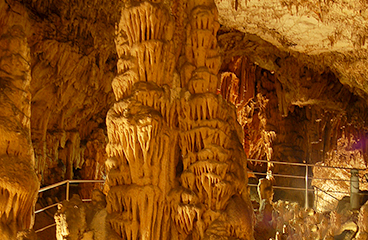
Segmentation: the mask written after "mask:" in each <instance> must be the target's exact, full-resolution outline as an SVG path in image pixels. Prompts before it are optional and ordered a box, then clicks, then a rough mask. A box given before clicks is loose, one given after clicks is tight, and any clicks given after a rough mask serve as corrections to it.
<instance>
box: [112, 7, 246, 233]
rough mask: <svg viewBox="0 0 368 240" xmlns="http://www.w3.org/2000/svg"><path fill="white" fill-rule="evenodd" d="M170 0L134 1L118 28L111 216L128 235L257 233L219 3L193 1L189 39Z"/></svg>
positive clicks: (188, 13) (188, 11)
mask: <svg viewBox="0 0 368 240" xmlns="http://www.w3.org/2000/svg"><path fill="white" fill-rule="evenodd" d="M167 4H168V3H167V2H161V1H142V2H141V1H127V2H126V3H125V6H124V8H123V9H122V14H121V20H120V22H119V24H118V26H117V38H116V48H117V53H118V57H119V60H118V66H117V69H118V75H117V76H116V77H115V79H114V80H113V83H112V87H113V91H114V94H115V97H116V101H117V102H116V103H115V104H114V106H113V107H112V108H111V109H110V111H109V112H108V114H107V118H106V123H107V130H108V138H109V143H108V145H107V148H106V151H107V154H108V157H109V158H108V160H107V161H106V167H107V171H108V176H107V181H106V184H105V187H106V189H105V191H106V193H107V199H106V200H107V211H108V215H109V216H108V221H109V223H110V225H111V227H112V228H113V229H114V231H115V232H117V233H118V235H120V237H122V238H123V239H132V240H136V239H152V240H154V239H162V240H164V239H176V240H179V239H232V238H236V239H253V228H252V217H253V215H252V214H253V212H252V209H251V205H250V201H249V197H248V195H247V177H246V171H245V169H246V156H245V154H244V152H243V148H242V145H241V143H240V139H241V138H242V136H243V134H242V132H241V131H242V130H241V127H240V125H239V124H238V123H237V122H236V113H235V108H234V106H233V105H230V104H228V103H227V102H226V101H225V100H223V99H222V97H221V96H220V95H216V92H217V86H218V76H217V73H218V71H219V68H220V65H221V57H220V55H219V49H218V46H217V40H216V33H217V30H218V29H219V26H220V25H219V23H218V21H217V9H216V7H215V5H214V4H213V2H212V1H206V0H202V1H194V0H193V1H183V4H182V6H185V7H184V8H185V11H186V14H185V15H186V16H187V21H186V32H185V33H184V34H182V35H183V36H185V37H183V38H181V37H177V38H176V40H175V41H174V40H173V36H174V35H175V34H176V35H180V33H178V32H175V29H174V26H175V22H174V18H173V16H172V15H171V13H170V11H169V9H170V6H169V5H167ZM183 15H184V14H183ZM177 19H181V18H180V17H178V18H177ZM179 25H180V24H176V26H179ZM174 33H175V34H174ZM180 39H183V40H184V42H181V43H179V42H177V41H180ZM174 42H175V44H174ZM181 46H183V48H181ZM179 49H182V51H180V50H179ZM177 51H180V52H179V53H178V52H177ZM176 56H180V57H179V61H178V62H176V59H177V57H176Z"/></svg>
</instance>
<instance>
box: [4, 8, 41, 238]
mask: <svg viewBox="0 0 368 240" xmlns="http://www.w3.org/2000/svg"><path fill="white" fill-rule="evenodd" d="M1 7H2V6H1V5H0V11H3V9H2V8H1ZM4 11H5V10H4ZM13 17H14V16H13ZM16 17H18V16H16ZM0 19H1V21H0V22H1V23H0V29H1V30H0V109H1V111H0V238H1V239H3V240H13V239H16V238H17V234H18V235H19V234H23V235H24V234H26V232H27V231H29V229H31V228H32V227H33V223H34V211H33V206H34V205H35V201H36V197H37V193H38V188H39V182H38V179H37V177H36V174H35V172H34V156H33V148H32V142H31V131H30V125H31V123H30V115H31V111H30V110H31V97H30V92H29V84H30V80H31V75H30V51H29V47H28V44H27V38H26V35H25V28H24V26H23V25H22V24H21V23H19V25H18V24H17V25H13V24H11V23H9V19H6V18H3V16H0ZM10 19H11V17H10ZM20 22H21V20H20ZM21 232H23V233H21Z"/></svg>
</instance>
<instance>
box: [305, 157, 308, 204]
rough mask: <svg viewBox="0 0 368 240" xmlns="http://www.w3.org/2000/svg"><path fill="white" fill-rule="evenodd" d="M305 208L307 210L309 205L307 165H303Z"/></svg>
mask: <svg viewBox="0 0 368 240" xmlns="http://www.w3.org/2000/svg"><path fill="white" fill-rule="evenodd" d="M305 208H309V205H308V164H305Z"/></svg>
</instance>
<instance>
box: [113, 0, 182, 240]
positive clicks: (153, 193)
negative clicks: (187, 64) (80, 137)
mask: <svg viewBox="0 0 368 240" xmlns="http://www.w3.org/2000/svg"><path fill="white" fill-rule="evenodd" d="M128 2H129V1H128ZM172 36H173V20H172V19H171V17H170V14H169V12H168V10H167V9H166V7H165V6H164V5H163V4H162V3H159V1H155V2H150V1H144V2H130V3H126V5H125V6H124V8H123V10H122V13H121V20H120V23H119V25H118V27H117V38H116V48H117V53H118V57H119V60H118V66H117V68H118V75H117V76H116V77H115V79H114V80H113V82H112V87H113V91H114V94H115V97H116V101H117V102H116V103H115V104H114V106H113V107H112V108H111V109H110V111H109V112H108V114H107V118H106V123H107V129H108V138H109V143H108V145H107V154H108V157H109V159H108V160H107V162H106V166H107V170H108V172H109V173H108V177H107V182H106V187H107V191H108V194H107V211H108V213H109V222H110V225H111V227H112V228H113V229H114V230H115V231H116V232H117V233H118V234H119V235H120V236H121V237H122V238H123V239H132V240H135V239H152V240H155V239H170V237H169V229H168V226H169V224H168V223H169V217H170V216H169V212H168V210H169V209H168V208H167V204H166V196H167V194H168V192H169V191H170V189H172V188H173V186H174V183H175V167H176V165H175V161H177V160H176V159H178V156H177V152H178V151H177V149H178V147H177V130H176V129H175V125H176V122H175V119H176V117H175V115H176V109H175V101H173V99H171V97H170V94H171V92H170V86H171V85H172V74H173V71H174V67H175V56H174V50H173V44H172Z"/></svg>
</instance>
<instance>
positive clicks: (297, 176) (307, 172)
mask: <svg viewBox="0 0 368 240" xmlns="http://www.w3.org/2000/svg"><path fill="white" fill-rule="evenodd" d="M248 161H252V162H261V163H272V164H280V165H289V166H298V167H304V168H305V175H304V176H301V175H289V174H277V173H275V174H272V176H274V177H280V178H281V177H282V178H292V179H300V180H302V179H304V182H305V186H304V188H302V187H290V186H277V185H275V186H273V188H274V189H283V190H296V191H304V192H305V207H306V208H308V207H309V206H308V192H315V191H321V192H324V193H325V194H327V195H329V196H330V197H332V198H334V199H337V198H336V197H334V196H333V195H331V193H340V194H350V193H349V192H339V191H326V190H322V189H320V188H318V187H316V186H313V188H309V181H311V180H325V181H326V180H330V181H345V182H349V181H350V180H346V179H338V178H336V179H332V178H317V177H316V178H315V177H313V176H311V175H310V174H309V169H308V168H309V167H318V168H331V169H342V170H343V169H344V170H352V169H356V170H359V171H363V170H364V171H365V170H366V169H357V168H347V167H333V166H323V165H318V166H316V165H314V164H307V163H291V162H279V161H267V160H259V159H248ZM253 174H257V175H261V176H266V175H267V173H263V172H253ZM104 182H105V181H104V180H65V181H62V182H59V183H55V184H52V185H49V186H46V187H43V188H41V189H40V190H39V193H42V192H45V191H47V190H50V189H53V188H56V187H59V186H62V185H66V200H69V197H70V184H71V183H104ZM248 185H249V186H251V187H257V184H248ZM82 201H91V199H82ZM59 203H60V202H59ZM59 203H55V204H52V205H49V206H46V207H44V208H41V209H38V210H36V211H35V214H38V213H41V212H43V211H46V210H48V209H50V208H53V207H56V206H57V205H58V204H59ZM55 225H56V224H55V223H54V224H51V225H48V226H46V227H44V228H41V229H38V230H36V231H35V232H36V233H38V232H41V231H44V230H46V229H48V228H50V227H53V226H55Z"/></svg>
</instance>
